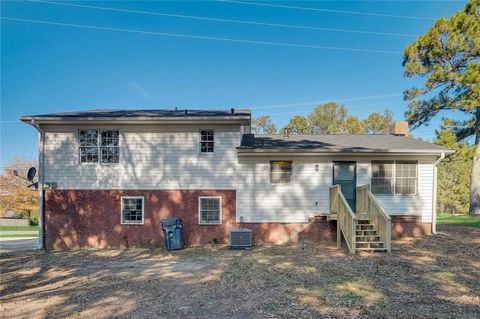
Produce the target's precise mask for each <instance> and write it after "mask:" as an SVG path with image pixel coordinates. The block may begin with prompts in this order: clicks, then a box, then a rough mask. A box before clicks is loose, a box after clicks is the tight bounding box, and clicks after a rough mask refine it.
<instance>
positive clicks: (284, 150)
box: [21, 109, 452, 251]
mask: <svg viewBox="0 0 480 319" xmlns="http://www.w3.org/2000/svg"><path fill="white" fill-rule="evenodd" d="M21 120H22V121H23V122H26V123H29V124H31V125H33V126H35V127H36V128H37V129H38V130H39V132H40V133H41V134H40V137H41V138H40V192H41V195H42V194H43V191H42V189H43V187H42V184H45V190H44V200H43V201H42V203H43V206H42V203H41V207H40V210H41V211H44V218H43V223H44V236H43V237H44V245H45V248H47V249H73V248H87V247H93V248H116V247H125V246H129V245H130V246H135V245H161V244H162V242H163V234H162V230H161V225H160V220H161V219H163V218H166V217H181V218H182V219H183V220H184V233H185V240H186V242H187V244H191V245H202V244H207V243H209V242H219V243H224V242H227V241H228V236H229V231H230V230H231V229H233V228H237V227H240V226H242V227H245V228H250V229H252V230H253V239H254V241H255V242H256V243H258V244H261V243H285V242H289V241H297V240H300V239H304V238H305V239H312V240H334V238H335V234H336V233H337V234H340V231H341V234H342V235H343V237H344V238H345V240H346V242H347V244H348V246H349V248H350V250H351V251H355V249H356V248H362V247H363V248H367V249H374V248H382V249H385V248H389V241H390V237H391V235H390V233H391V232H393V236H419V235H422V234H430V233H431V232H432V227H433V228H434V227H435V226H434V224H435V210H436V208H435V189H436V185H435V182H436V179H435V172H436V170H435V164H436V162H438V161H439V160H441V159H443V157H444V156H445V154H448V153H452V151H450V150H447V149H445V148H441V147H439V146H436V145H433V144H430V143H427V142H423V141H420V140H414V139H412V138H410V137H408V136H401V135H406V134H407V132H408V128H406V127H402V126H401V125H400V126H399V125H396V126H395V127H394V128H393V129H394V130H396V131H395V132H393V133H395V134H389V135H309V136H304V135H290V136H288V131H286V134H285V135H284V134H281V135H257V136H254V135H253V134H251V133H250V125H251V123H250V122H251V115H250V111H249V110H239V109H231V110H211V111H207V110H93V111H82V112H72V113H55V114H46V115H35V116H23V117H22V118H21ZM333 185H341V189H340V187H338V186H335V187H332V186H333ZM362 185H371V186H370V190H371V192H370V191H369V187H367V186H362ZM357 187H358V188H357ZM381 207H383V209H384V210H382V208H381ZM390 225H391V226H390ZM387 228H388V229H387ZM338 230H340V231H338ZM387 237H388V238H387ZM338 238H340V237H339V236H338ZM369 242H372V243H371V244H369Z"/></svg>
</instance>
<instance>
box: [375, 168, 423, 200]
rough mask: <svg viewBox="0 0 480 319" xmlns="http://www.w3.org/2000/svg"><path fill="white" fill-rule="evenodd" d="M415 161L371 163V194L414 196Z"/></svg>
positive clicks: (415, 184) (415, 192) (415, 185)
mask: <svg viewBox="0 0 480 319" xmlns="http://www.w3.org/2000/svg"><path fill="white" fill-rule="evenodd" d="M417 166H418V164H417V162H416V161H372V180H371V186H372V193H373V194H389V195H392V194H395V195H416V194H417V184H418V177H417Z"/></svg>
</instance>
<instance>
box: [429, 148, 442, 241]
mask: <svg viewBox="0 0 480 319" xmlns="http://www.w3.org/2000/svg"><path fill="white" fill-rule="evenodd" d="M444 158H445V153H444V152H442V154H441V155H440V158H439V159H438V160H436V162H435V163H433V204H432V233H433V234H436V233H437V165H438V164H440V162H441V161H443V159H444Z"/></svg>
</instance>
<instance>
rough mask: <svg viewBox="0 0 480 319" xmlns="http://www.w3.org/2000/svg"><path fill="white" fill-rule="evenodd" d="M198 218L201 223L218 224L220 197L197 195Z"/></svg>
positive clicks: (220, 213)
mask: <svg viewBox="0 0 480 319" xmlns="http://www.w3.org/2000/svg"><path fill="white" fill-rule="evenodd" d="M198 206H199V207H198V215H199V216H198V219H199V223H200V224H203V225H218V224H221V223H222V199H221V197H199V199H198Z"/></svg>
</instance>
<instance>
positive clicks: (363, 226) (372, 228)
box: [357, 225, 375, 230]
mask: <svg viewBox="0 0 480 319" xmlns="http://www.w3.org/2000/svg"><path fill="white" fill-rule="evenodd" d="M357 230H375V226H374V225H357Z"/></svg>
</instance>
